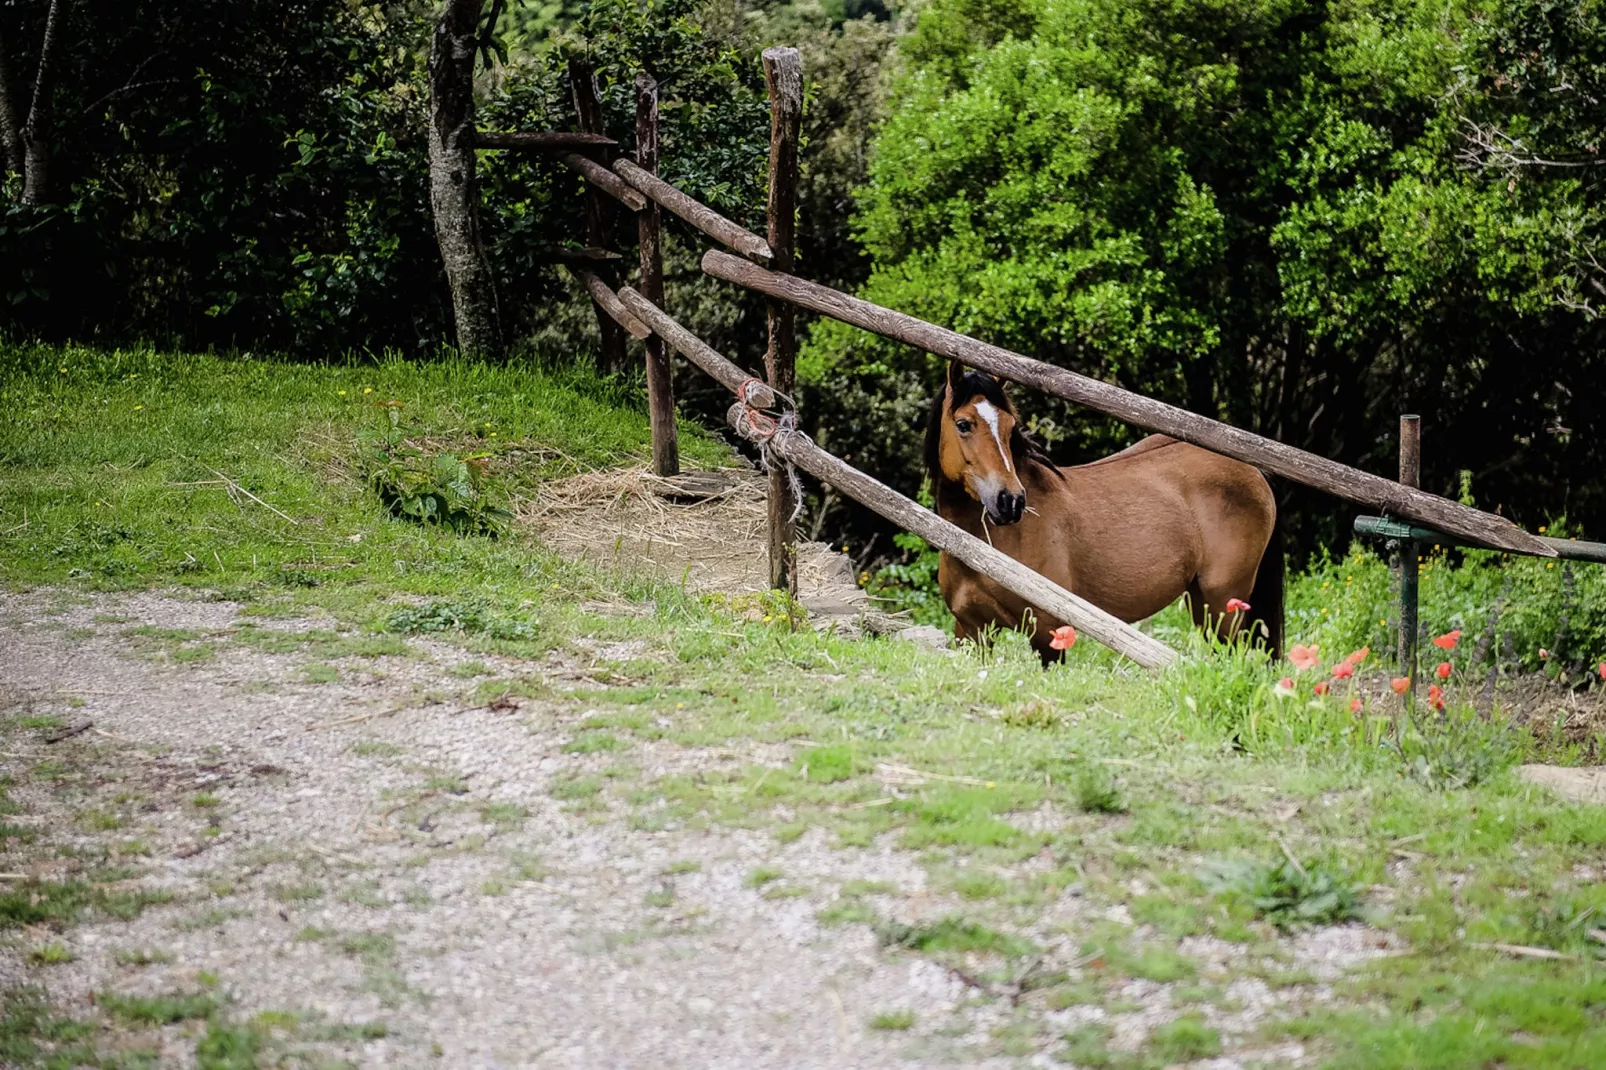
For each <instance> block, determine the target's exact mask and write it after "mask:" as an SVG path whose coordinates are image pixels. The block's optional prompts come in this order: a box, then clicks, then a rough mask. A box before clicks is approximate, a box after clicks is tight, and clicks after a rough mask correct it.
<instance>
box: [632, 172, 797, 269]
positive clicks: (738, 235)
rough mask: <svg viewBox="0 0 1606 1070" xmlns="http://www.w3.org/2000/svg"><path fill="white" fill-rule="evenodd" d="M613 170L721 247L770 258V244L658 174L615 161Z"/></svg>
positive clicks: (749, 255) (758, 258)
mask: <svg viewBox="0 0 1606 1070" xmlns="http://www.w3.org/2000/svg"><path fill="white" fill-rule="evenodd" d="M613 169H614V172H615V173H616V174H617V175H618V176H619V177H620V178H622V179H624V180H625V181H626V182H628V183H630V185H632V186H634V187H635V188H636V189H637V190H638V191H640V192H641V193H644V194H646V195H647V197H648V198H650V199H651V200H652V201H654V202H655V203H656V204H657V205H658V207H660V208H663V209H665V210H666V211H670V212H673V213H675V214H676V215H677V216H679V217H680V218H682V219H684V220H685V221H686V222H688V223H690V224H691V225H692V226H694V227H696V228H697V229H698V230H700V231H702V232H703V233H704V234H706V235H708V236H709V237H710V238H713V239H714V240H715V241H717V242H719V243H720V244H721V245H727V246H729V247H730V248H732V249H735V250H736V251H737V252H738V253H741V254H742V255H743V256H747V257H752V258H754V259H757V260H768V259H770V255H771V254H770V245H769V242H767V241H765V240H764V239H763V238H760V237H759V236H758V235H757V234H754V233H753V232H752V231H750V230H748V229H747V228H746V227H744V226H740V225H738V224H736V223H732V222H731V221H730V220H729V219H726V218H725V217H724V216H722V215H720V214H719V213H718V212H716V211H714V210H713V209H712V208H709V207H707V206H705V205H703V204H701V203H699V202H698V201H695V200H693V199H692V198H691V197H689V196H687V195H686V194H684V193H682V192H681V191H680V190H678V189H676V188H675V187H674V186H671V185H670V184H669V183H667V182H665V181H664V180H663V179H661V178H659V177H658V176H657V175H655V174H652V173H651V172H649V171H644V170H642V169H641V168H640V167H637V166H636V165H635V164H634V163H632V162H630V161H629V160H625V159H619V160H615V161H614V163H613Z"/></svg>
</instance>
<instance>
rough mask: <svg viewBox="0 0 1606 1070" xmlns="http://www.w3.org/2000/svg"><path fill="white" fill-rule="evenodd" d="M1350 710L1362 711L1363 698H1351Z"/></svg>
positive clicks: (1353, 711) (1354, 711) (1352, 711)
mask: <svg viewBox="0 0 1606 1070" xmlns="http://www.w3.org/2000/svg"><path fill="white" fill-rule="evenodd" d="M1349 711H1350V712H1351V713H1360V712H1361V700H1360V699H1358V698H1352V699H1350V700H1349Z"/></svg>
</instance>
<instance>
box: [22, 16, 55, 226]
mask: <svg viewBox="0 0 1606 1070" xmlns="http://www.w3.org/2000/svg"><path fill="white" fill-rule="evenodd" d="M61 6H62V5H61V0H50V13H49V14H48V15H46V16H45V39H44V41H43V42H42V43H41V44H40V45H39V70H38V72H37V73H36V74H35V76H34V82H33V102H32V103H31V104H29V106H28V121H27V122H26V123H24V124H23V126H22V142H23V155H22V203H23V204H48V203H49V201H50V96H51V91H52V90H53V89H54V88H55V87H54V85H53V84H52V83H51V80H50V76H51V74H52V73H53V72H52V71H51V69H50V67H51V61H52V60H53V59H55V55H56V41H57V39H58V38H59V37H60V34H59V33H58V31H57V27H58V26H60V24H61Z"/></svg>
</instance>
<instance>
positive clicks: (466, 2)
mask: <svg viewBox="0 0 1606 1070" xmlns="http://www.w3.org/2000/svg"><path fill="white" fill-rule="evenodd" d="M481 6H482V0H447V3H446V10H445V11H444V12H443V13H442V14H441V19H440V22H439V23H437V24H436V26H435V39H434V41H433V43H432V44H431V46H430V50H429V104H430V124H429V190H430V205H431V207H432V208H433V209H434V214H435V240H436V242H437V243H439V245H440V249H441V260H442V262H443V263H444V264H445V265H446V278H447V281H448V282H449V283H450V284H451V287H452V313H453V317H454V319H455V320H456V323H457V347H458V348H459V349H461V350H462V351H463V352H464V353H472V354H475V355H478V356H485V357H497V356H500V355H501V353H502V327H501V312H500V309H499V308H498V307H497V300H496V280H495V279H494V278H493V277H492V275H491V262H490V259H489V258H488V257H487V256H486V255H485V246H484V244H483V243H482V242H481V241H480V223H479V211H478V200H479V191H478V186H477V183H476V182H475V178H474V173H475V159H474V52H475V46H476V43H477V30H478V27H479V21H480V8H481Z"/></svg>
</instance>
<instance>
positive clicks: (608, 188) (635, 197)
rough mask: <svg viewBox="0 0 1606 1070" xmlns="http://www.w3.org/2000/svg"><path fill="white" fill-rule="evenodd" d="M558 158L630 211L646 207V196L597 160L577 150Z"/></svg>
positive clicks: (637, 210)
mask: <svg viewBox="0 0 1606 1070" xmlns="http://www.w3.org/2000/svg"><path fill="white" fill-rule="evenodd" d="M558 159H560V160H562V161H563V163H564V165H565V166H566V167H568V168H569V169H570V170H572V171H578V172H579V173H580V174H581V175H582V176H583V177H584V178H585V180H586V181H587V182H590V183H591V184H592V185H593V186H596V187H597V188H598V189H600V190H602V192H604V193H606V194H608V195H609V196H610V197H612V198H613V199H614V200H616V201H619V202H620V203H622V204H623V205H624V206H625V207H626V208H628V209H630V210H631V211H632V212H639V211H641V210H642V209H643V208H646V207H647V198H645V197H643V196H642V195H641V194H639V193H637V192H636V191H635V190H633V189H631V188H630V187H629V186H627V185H625V180H624V179H622V178H620V177H619V176H618V175H616V174H614V173H613V172H612V171H610V170H608V169H607V168H606V167H604V166H602V165H601V164H600V163H598V162H597V161H595V160H593V159H591V158H589V157H586V156H581V155H580V154H579V153H578V152H566V153H564V154H563V155H562V156H559V157H558Z"/></svg>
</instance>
